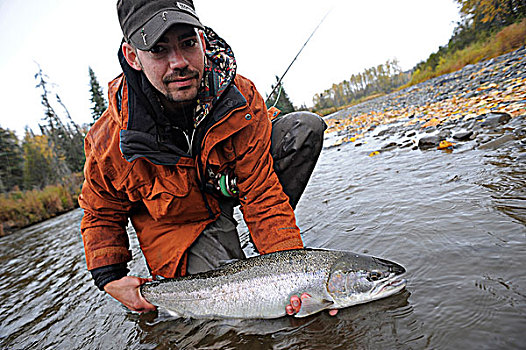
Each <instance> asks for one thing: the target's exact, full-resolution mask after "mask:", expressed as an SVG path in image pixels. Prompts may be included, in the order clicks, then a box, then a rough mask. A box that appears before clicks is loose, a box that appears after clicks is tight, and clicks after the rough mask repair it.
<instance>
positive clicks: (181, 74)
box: [163, 68, 199, 84]
mask: <svg viewBox="0 0 526 350" xmlns="http://www.w3.org/2000/svg"><path fill="white" fill-rule="evenodd" d="M181 78H184V79H192V78H195V79H197V78H199V72H198V71H195V70H193V69H188V68H184V69H178V70H175V71H173V72H172V73H170V74H168V75H167V76H165V77H164V78H163V83H165V84H168V83H171V82H174V81H176V80H178V79H181Z"/></svg>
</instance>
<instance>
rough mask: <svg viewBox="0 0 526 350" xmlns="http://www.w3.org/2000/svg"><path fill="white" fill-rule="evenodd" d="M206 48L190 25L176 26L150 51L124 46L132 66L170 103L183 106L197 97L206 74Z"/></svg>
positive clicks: (125, 53) (202, 40)
mask: <svg viewBox="0 0 526 350" xmlns="http://www.w3.org/2000/svg"><path fill="white" fill-rule="evenodd" d="M126 45H127V47H126ZM204 47H205V44H204V38H203V37H202V35H200V34H198V33H197V32H196V30H195V29H194V28H193V27H191V26H188V25H175V26H172V27H171V28H170V29H169V30H168V31H166V33H165V34H164V35H163V36H162V37H161V39H160V40H159V42H158V43H157V44H156V45H155V46H154V47H152V48H151V49H150V50H149V51H141V50H133V49H132V48H131V46H129V45H128V44H126V43H125V44H123V50H124V55H125V57H126V59H127V61H128V63H129V64H130V65H131V66H132V67H133V68H135V69H137V70H142V71H143V72H144V74H145V75H146V77H147V78H148V80H149V81H150V83H151V84H152V85H153V86H154V87H155V88H156V89H157V90H158V91H159V92H160V93H161V94H162V95H164V97H165V98H166V99H167V100H168V101H169V102H172V103H175V104H180V105H182V106H184V105H186V104H188V103H189V102H193V101H194V100H195V98H196V96H197V92H198V89H199V86H200V84H201V79H202V78H203V72H204V60H205V54H204ZM130 49H131V50H132V52H130Z"/></svg>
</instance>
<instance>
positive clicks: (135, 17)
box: [117, 0, 204, 50]
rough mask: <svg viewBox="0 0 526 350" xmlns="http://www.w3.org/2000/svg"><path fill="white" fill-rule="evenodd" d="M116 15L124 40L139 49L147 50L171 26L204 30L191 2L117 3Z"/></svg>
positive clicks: (150, 0)
mask: <svg viewBox="0 0 526 350" xmlns="http://www.w3.org/2000/svg"><path fill="white" fill-rule="evenodd" d="M117 13H118V15H119V23H120V25H121V28H122V33H123V34H124V37H125V38H126V39H127V40H128V41H130V42H131V44H132V45H133V46H134V47H136V48H138V49H139V50H149V49H151V48H152V47H153V46H154V45H155V44H156V43H157V41H159V39H160V38H161V36H162V35H163V34H164V32H166V30H167V29H168V28H170V27H171V26H172V25H174V24H189V25H191V26H194V27H197V28H200V29H203V28H204V27H203V25H202V24H201V22H199V18H198V17H197V14H196V13H195V7H194V3H193V1H192V0H119V1H118V2H117Z"/></svg>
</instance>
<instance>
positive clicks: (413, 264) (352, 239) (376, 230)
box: [0, 135, 526, 350]
mask: <svg viewBox="0 0 526 350" xmlns="http://www.w3.org/2000/svg"><path fill="white" fill-rule="evenodd" d="M330 137H331V136H330V135H329V136H328V138H329V140H327V141H326V144H330V143H331V142H332V141H331V140H330ZM366 141H367V142H364V145H363V146H361V147H355V146H354V145H353V144H344V145H341V146H339V147H332V148H326V149H324V150H323V152H322V156H321V157H320V160H319V163H318V166H317V168H316V170H315V172H314V174H313V177H312V180H311V182H310V184H309V186H308V188H307V191H306V192H305V194H304V196H303V197H302V199H301V201H300V203H299V206H298V209H297V217H298V224H299V226H300V228H301V229H302V232H303V238H304V241H305V243H306V245H307V246H310V247H322V248H329V249H344V250H351V251H355V252H358V253H367V254H371V255H375V256H379V257H383V258H386V259H389V260H393V261H396V262H398V263H400V264H402V265H403V266H404V267H405V268H406V269H407V274H406V278H407V280H408V284H407V288H406V290H405V291H404V292H403V293H401V294H398V295H396V296H393V297H390V298H387V299H383V300H380V301H376V302H372V303H369V304H365V305H361V306H356V307H351V308H347V309H344V310H340V312H339V313H338V315H337V316H336V317H331V316H329V315H328V314H327V313H321V314H317V315H314V316H311V317H308V318H306V319H293V318H290V317H286V318H281V319H277V320H264V321H263V320H188V319H174V318H170V317H168V316H167V315H165V314H164V313H162V312H161V313H150V314H145V315H138V314H134V313H131V312H127V311H126V310H125V309H124V308H123V307H122V306H120V304H118V303H117V302H115V301H114V300H113V299H111V298H110V297H108V296H106V295H105V294H104V293H101V292H99V291H98V290H97V289H96V287H95V286H94V285H93V283H92V282H91V278H90V276H89V273H88V272H87V271H86V268H85V259H84V253H83V246H82V239H81V236H80V233H79V225H80V219H81V217H82V212H81V211H80V210H76V211H72V212H70V213H67V214H65V215H62V216H60V217H57V218H54V219H52V220H49V221H47V222H44V223H41V224H38V225H35V226H32V227H29V228H27V229H24V230H21V231H19V232H15V233H14V234H12V235H9V236H6V237H2V238H0V259H1V260H0V279H1V281H2V288H1V290H0V300H1V301H2V302H1V306H0V310H1V315H2V317H1V319H0V348H2V349H125V348H126V349H171V348H181V349H194V348H206V349H217V348H222V349H252V350H255V349H269V348H273V349H329V348H330V349H364V348H370V349H462V348H467V349H475V348H476V349H521V348H522V349H524V348H525V347H526V341H525V333H526V273H525V271H526V162H525V157H524V152H525V150H524V143H523V142H520V141H516V142H515V143H513V144H512V145H510V146H505V147H500V148H498V149H486V150H479V149H477V148H474V147H470V146H469V145H466V146H464V147H460V148H458V149H455V150H454V151H453V152H452V153H448V152H443V151H438V150H436V149H435V150H429V151H421V150H411V149H409V148H407V149H395V150H392V151H389V152H383V153H381V154H379V155H377V156H374V157H370V156H369V154H370V152H371V151H372V150H374V149H377V148H378V144H377V143H378V141H375V139H374V138H372V137H370V138H369V139H368V140H366ZM375 142H376V143H375ZM129 230H130V235H131V237H132V239H131V244H132V250H133V252H134V260H133V261H132V263H131V264H130V267H131V270H132V273H133V274H136V275H141V276H146V275H147V272H146V267H145V263H144V260H143V257H142V255H141V253H140V251H139V250H138V243H137V240H136V238H135V237H134V234H133V231H132V229H131V228H129ZM240 231H241V233H242V235H246V229H244V228H243V226H242V225H240ZM247 249H248V248H247Z"/></svg>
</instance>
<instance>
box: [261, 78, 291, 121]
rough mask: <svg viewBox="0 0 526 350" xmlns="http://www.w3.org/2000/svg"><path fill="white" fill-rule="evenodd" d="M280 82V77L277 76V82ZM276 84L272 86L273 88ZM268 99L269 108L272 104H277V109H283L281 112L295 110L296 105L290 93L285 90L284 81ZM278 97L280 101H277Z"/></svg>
mask: <svg viewBox="0 0 526 350" xmlns="http://www.w3.org/2000/svg"><path fill="white" fill-rule="evenodd" d="M278 82H279V77H278V76H276V84H277V83H278ZM275 86H276V85H273V86H272V89H274V87H275ZM269 97H270V98H268V100H267V103H266V104H267V108H270V107H272V106H275V107H276V108H277V109H279V110H280V111H281V114H287V113H291V112H294V111H295V109H294V105H293V104H292V102H291V101H290V99H289V95H287V92H286V91H285V88H284V87H283V83H280V86H279V87H278V88H277V89H276V91H275V92H274V93H273V94H272V96H269ZM276 99H278V103H276Z"/></svg>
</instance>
